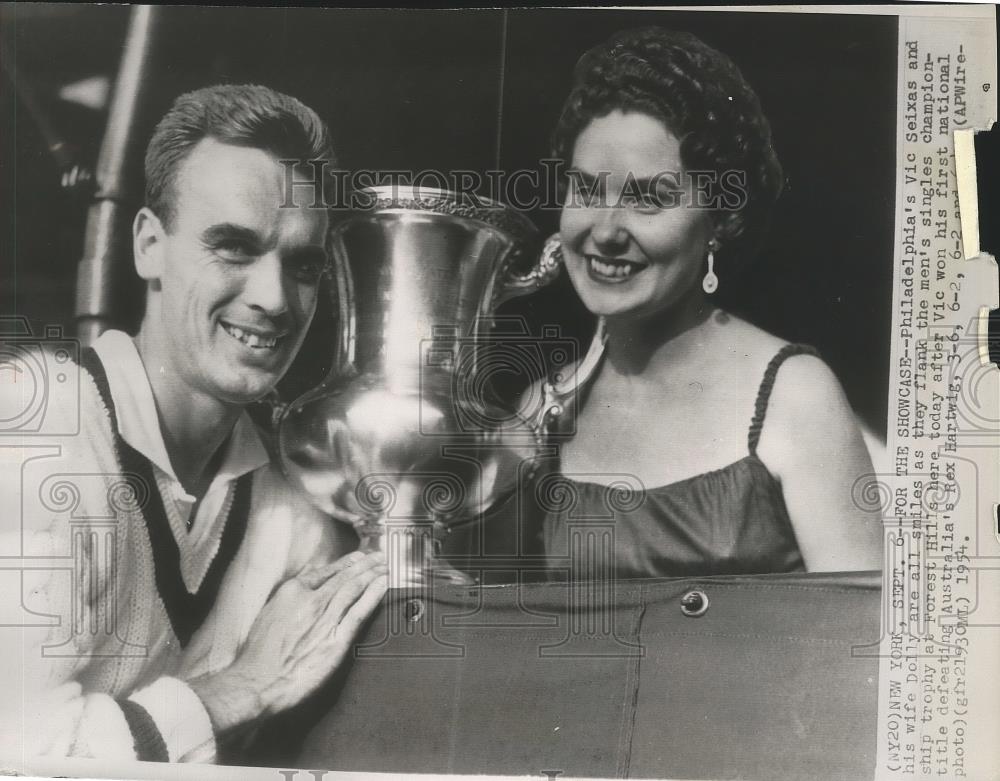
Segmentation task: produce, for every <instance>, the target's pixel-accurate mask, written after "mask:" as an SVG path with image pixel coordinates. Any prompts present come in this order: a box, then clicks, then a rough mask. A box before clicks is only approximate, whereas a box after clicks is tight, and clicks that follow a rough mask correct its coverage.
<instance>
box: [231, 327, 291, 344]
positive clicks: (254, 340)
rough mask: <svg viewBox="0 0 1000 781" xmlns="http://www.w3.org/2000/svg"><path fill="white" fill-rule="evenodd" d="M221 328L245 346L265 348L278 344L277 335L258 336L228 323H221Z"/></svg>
mask: <svg viewBox="0 0 1000 781" xmlns="http://www.w3.org/2000/svg"><path fill="white" fill-rule="evenodd" d="M222 327H223V329H225V331H226V333H227V334H229V335H230V336H231V337H233V338H234V339H239V340H240V341H241V342H243V344H245V345H246V346H247V347H256V348H266V347H276V346H277V344H278V338H279V337H277V336H260V335H259V334H252V333H250V332H249V331H244V330H243V329H242V328H237V327H236V326H235V325H229V323H223V324H222Z"/></svg>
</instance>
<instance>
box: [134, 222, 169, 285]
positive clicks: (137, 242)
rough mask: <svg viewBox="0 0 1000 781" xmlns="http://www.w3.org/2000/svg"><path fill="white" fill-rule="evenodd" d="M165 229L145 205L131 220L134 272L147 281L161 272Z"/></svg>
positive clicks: (158, 275) (157, 276)
mask: <svg viewBox="0 0 1000 781" xmlns="http://www.w3.org/2000/svg"><path fill="white" fill-rule="evenodd" d="M165 238H166V231H165V230H164V229H163V223H162V222H160V218H159V217H157V216H156V215H155V214H153V212H152V211H150V210H149V209H148V208H147V207H145V206H144V207H142V208H141V209H139V213H138V214H136V215H135V219H134V220H133V221H132V255H133V257H134V258H135V270H136V273H137V274H138V275H139V276H140V277H142V278H143V279H145V280H146V281H147V282H149V281H150V280H154V279H159V278H160V276H161V275H162V274H163V242H164V239H165Z"/></svg>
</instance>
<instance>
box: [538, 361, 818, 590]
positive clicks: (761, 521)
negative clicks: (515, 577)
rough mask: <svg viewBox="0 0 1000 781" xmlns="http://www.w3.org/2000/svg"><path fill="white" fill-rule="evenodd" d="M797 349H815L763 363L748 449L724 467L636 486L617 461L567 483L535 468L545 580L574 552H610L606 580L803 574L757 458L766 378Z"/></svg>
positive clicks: (777, 496) (567, 564) (775, 488)
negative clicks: (615, 467)
mask: <svg viewBox="0 0 1000 781" xmlns="http://www.w3.org/2000/svg"><path fill="white" fill-rule="evenodd" d="M801 354H808V355H816V351H815V350H813V349H812V348H811V347H807V346H805V345H796V344H790V345H786V346H785V347H783V348H782V349H781V350H780V351H779V352H778V353H777V354H776V355H775V356H774V357H773V358H772V359H771V361H770V362H769V363H768V366H767V370H766V371H765V373H764V379H763V381H762V382H761V385H760V389H759V391H758V393H757V402H756V405H755V411H754V416H753V419H752V421H751V423H750V429H749V433H748V436H747V450H748V453H747V455H746V456H744V457H743V458H741V459H740V460H738V461H735V462H733V463H732V464H729V465H728V466H724V467H722V468H721V469H716V470H714V471H712V472H706V473H704V474H700V475H695V476H694V477H689V478H687V479H685V480H679V481H677V482H674V483H669V484H668V485H663V486H659V487H656V488H649V489H645V490H642V489H641V488H637V487H636V485H635V480H634V478H633V479H631V481H630V480H629V479H628V476H627V474H625V473H627V469H628V465H627V464H623V465H622V470H621V471H622V473H623V475H622V479H621V480H611V481H609V484H608V485H604V484H598V483H590V482H583V481H578V480H573V479H572V478H569V477H567V476H565V475H563V474H561V473H560V472H559V471H558V462H557V461H556V462H555V464H554V467H555V468H553V469H550V470H549V471H548V472H546V473H542V474H541V475H540V476H539V477H538V479H537V480H536V483H535V492H534V493H535V497H534V500H535V502H536V505H537V507H538V510H539V511H540V513H541V516H542V541H543V545H544V550H545V556H546V559H547V564H548V570H549V577H550V579H555V580H559V579H562V578H563V577H564V576H565V573H567V572H570V571H572V570H573V569H574V568H576V564H575V563H572V562H575V561H576V559H578V558H579V557H580V556H581V555H584V556H590V557H595V556H596V557H601V556H602V555H603V556H604V557H607V556H609V555H610V558H611V562H610V563H611V564H612V565H613V569H614V574H613V576H614V577H616V578H649V577H684V576H691V575H744V574H762V573H768V572H802V571H804V570H805V564H804V562H803V560H802V554H801V552H800V551H799V547H798V544H797V543H796V540H795V533H794V531H793V530H792V524H791V520H790V519H789V517H788V509H787V508H786V506H785V500H784V497H783V495H782V493H781V486H780V485H779V484H778V482H777V481H776V480H775V478H774V477H773V476H772V475H771V473H770V471H769V470H768V468H767V467H766V466H765V465H764V463H763V462H762V461H761V460H760V459H759V458H758V457H757V444H758V442H759V441H760V433H761V428H762V427H763V424H764V417H765V415H766V413H767V404H768V399H769V398H770V395H771V389H772V388H773V387H774V380H775V376H776V375H777V373H778V369H779V368H780V366H781V364H782V363H783V362H784V361H785V359H787V358H789V357H791V356H793V355H801ZM596 530H604V531H603V536H602V537H601V538H600V539H601V541H600V542H598V543H597V544H596V548H595V547H594V545H591V546H590V547H589V548H588V547H587V543H585V542H583V543H582V542H581V540H583V539H584V537H585V536H587V537H589V538H590V539H591V540H594V539H597V537H595V531H596ZM587 550H590V553H582V551H587ZM602 551H603V553H602ZM591 564H592V562H591ZM591 569H592V567H591ZM560 573H562V576H561V574H560Z"/></svg>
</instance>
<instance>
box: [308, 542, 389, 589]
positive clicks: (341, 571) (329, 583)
mask: <svg viewBox="0 0 1000 781" xmlns="http://www.w3.org/2000/svg"><path fill="white" fill-rule="evenodd" d="M345 558H346V557H345ZM377 567H385V554H383V553H382V552H381V551H375V552H374V553H364V554H361V556H360V557H358V558H356V559H354V560H352V561H350V562H349V563H347V564H346V565H345V566H343V567H339V568H334V569H333V571H332V572H331V573H330V574H329V575H327V577H326V580H325V581H322V582H320V583H319V584H317V585H316V587H315V588H316V591H317V595H319V592H325V596H323V597H321V598H329V595H330V593H332V592H335V591H337V590H338V589H339V588H340V584H341V583H343V582H345V581H347V580H350V579H351V578H355V577H357V576H358V575H360V574H361V573H363V572H367V571H369V570H371V569H375V568H377Z"/></svg>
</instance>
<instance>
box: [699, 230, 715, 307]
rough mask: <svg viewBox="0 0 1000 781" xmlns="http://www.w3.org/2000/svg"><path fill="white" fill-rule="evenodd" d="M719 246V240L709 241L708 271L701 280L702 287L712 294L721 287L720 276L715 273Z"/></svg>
mask: <svg viewBox="0 0 1000 781" xmlns="http://www.w3.org/2000/svg"><path fill="white" fill-rule="evenodd" d="M718 248H719V242H717V241H716V240H715V239H712V240H711V241H710V242H708V273H707V274H705V278H704V279H702V280H701V288H702V290H704V291H705V292H706V293H708V294H709V295H711V294H712V293H714V292H715V291H716V290H718V289H719V278H718V277H717V276H716V275H715V250H717V249H718Z"/></svg>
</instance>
